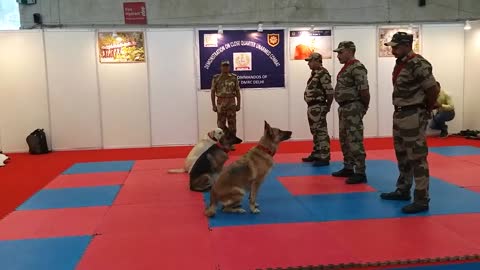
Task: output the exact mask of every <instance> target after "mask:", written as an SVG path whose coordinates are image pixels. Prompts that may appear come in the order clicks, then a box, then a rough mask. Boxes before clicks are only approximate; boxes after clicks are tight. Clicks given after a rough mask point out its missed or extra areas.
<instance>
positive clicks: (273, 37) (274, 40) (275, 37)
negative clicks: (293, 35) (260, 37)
mask: <svg viewBox="0 0 480 270" xmlns="http://www.w3.org/2000/svg"><path fill="white" fill-rule="evenodd" d="M267 43H268V45H270V46H271V47H275V46H277V45H278V44H279V43H280V34H268V35H267Z"/></svg>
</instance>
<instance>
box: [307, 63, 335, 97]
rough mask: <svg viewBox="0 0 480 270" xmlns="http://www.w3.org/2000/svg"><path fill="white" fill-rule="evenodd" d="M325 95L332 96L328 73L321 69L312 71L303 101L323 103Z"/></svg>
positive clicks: (330, 79)
mask: <svg viewBox="0 0 480 270" xmlns="http://www.w3.org/2000/svg"><path fill="white" fill-rule="evenodd" d="M327 95H333V87H332V78H331V77H330V73H328V71H327V70H326V69H325V68H323V67H322V68H321V69H318V70H312V73H311V75H310V78H309V79H308V81H307V87H306V88H305V93H304V95H303V99H304V100H305V102H307V103H310V102H314V101H318V102H325V101H326V100H327Z"/></svg>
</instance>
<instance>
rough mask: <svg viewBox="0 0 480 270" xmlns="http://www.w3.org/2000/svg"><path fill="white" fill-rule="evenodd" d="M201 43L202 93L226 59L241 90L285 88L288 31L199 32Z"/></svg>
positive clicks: (207, 88) (200, 69)
mask: <svg viewBox="0 0 480 270" xmlns="http://www.w3.org/2000/svg"><path fill="white" fill-rule="evenodd" d="M198 43H199V46H198V48H199V50H198V55H199V71H200V90H210V88H211V83H212V78H213V76H214V75H215V74H218V73H220V63H221V62H222V61H224V60H228V61H229V62H230V72H232V73H234V74H236V75H237V76H238V80H239V84H240V88H241V89H243V88H251V89H265V88H284V87H285V65H284V63H285V36H284V30H267V29H265V30H263V31H262V32H258V31H257V30H224V31H223V33H221V34H219V33H218V30H199V31H198Z"/></svg>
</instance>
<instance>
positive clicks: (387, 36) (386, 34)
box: [378, 27, 420, 57]
mask: <svg viewBox="0 0 480 270" xmlns="http://www.w3.org/2000/svg"><path fill="white" fill-rule="evenodd" d="M397 32H407V33H412V34H413V51H414V52H415V53H420V28H419V27H412V28H411V29H408V28H379V32H378V42H379V44H378V48H379V52H378V56H379V57H393V54H392V47H390V46H385V43H386V42H390V41H391V40H392V37H393V35H394V34H395V33H397Z"/></svg>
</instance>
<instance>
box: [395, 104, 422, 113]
mask: <svg viewBox="0 0 480 270" xmlns="http://www.w3.org/2000/svg"><path fill="white" fill-rule="evenodd" d="M425 108H426V107H425V104H413V105H406V106H395V112H404V111H411V110H416V109H425Z"/></svg>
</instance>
